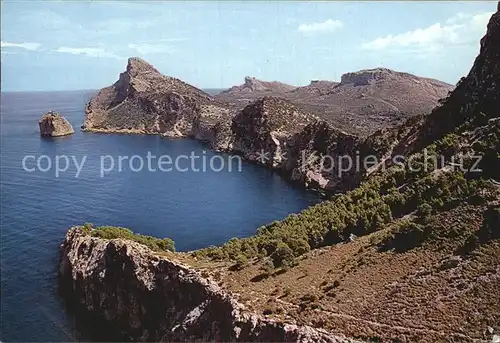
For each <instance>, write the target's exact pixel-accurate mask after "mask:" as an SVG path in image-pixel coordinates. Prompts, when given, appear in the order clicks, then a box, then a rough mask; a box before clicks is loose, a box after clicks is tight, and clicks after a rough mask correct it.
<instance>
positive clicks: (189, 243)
mask: <svg viewBox="0 0 500 343" xmlns="http://www.w3.org/2000/svg"><path fill="white" fill-rule="evenodd" d="M94 93H95V91H72V92H32V93H21V92H13V93H2V94H1V134H0V149H1V151H0V155H1V174H0V175H1V182H0V191H1V198H0V203H1V208H0V210H1V215H0V223H1V333H0V341H3V342H9V341H23V342H30V341H65V342H66V341H82V340H84V341H88V340H94V341H99V340H100V341H103V340H105V338H106V336H105V335H104V333H103V335H100V333H99V332H97V333H96V332H95V331H96V330H91V328H89V327H88V326H86V323H85V322H82V321H81V319H78V318H75V317H74V316H73V315H72V313H71V311H68V309H67V306H66V304H65V303H64V301H63V300H62V299H61V297H60V296H59V294H58V283H57V269H58V261H59V246H60V244H61V242H62V241H63V239H64V236H65V233H66V231H67V230H68V229H69V228H70V227H72V226H74V225H81V224H84V223H93V224H94V225H113V226H122V227H127V228H130V229H132V230H133V231H135V232H138V233H142V234H147V235H152V236H157V237H170V238H172V239H173V240H174V241H175V245H176V249H177V250H179V251H189V250H193V249H198V248H202V247H207V246H210V245H217V244H222V243H224V242H225V241H227V240H228V239H230V238H232V237H245V236H250V235H252V234H253V233H255V231H256V230H257V229H258V228H259V227H260V226H262V225H264V224H266V223H269V222H272V221H274V220H278V219H281V218H284V217H285V216H287V215H288V214H290V213H296V212H299V211H301V210H302V209H304V208H306V207H308V206H310V205H312V204H314V203H317V202H318V201H320V198H319V195H317V194H316V193H311V192H307V191H305V190H303V189H300V188H299V187H296V186H293V185H292V184H290V183H288V182H287V181H285V180H284V179H283V178H281V177H280V176H279V175H277V174H276V173H274V172H272V171H270V170H268V169H266V168H264V167H262V166H259V165H255V164H250V163H247V162H244V161H243V162H241V164H240V161H238V160H236V159H235V158H234V157H232V156H229V155H227V154H219V153H215V152H213V151H210V150H209V149H208V147H207V146H205V145H203V144H202V143H200V142H197V141H194V140H190V139H166V138H162V137H159V136H147V135H123V134H99V133H84V132H81V131H80V126H81V124H82V123H83V120H84V108H85V104H86V103H87V102H88V100H89V99H90V97H91V96H92V95H93V94H94ZM49 110H55V111H58V112H60V113H61V114H62V115H63V116H65V117H66V119H68V120H69V122H70V123H71V124H72V125H73V128H74V129H75V134H74V135H71V136H66V137H59V138H41V137H40V135H39V131H38V120H39V119H40V118H41V116H42V115H43V114H44V113H45V112H47V111H49ZM148 155H149V156H151V157H150V160H151V161H152V162H151V165H147V163H148ZM191 155H193V156H196V157H194V158H191V159H188V158H189V156H191ZM153 156H155V157H156V159H155V160H153V158H152V157H153ZM180 156H182V158H181V157H180ZM120 157H121V163H120ZM159 157H162V165H160V164H158V160H159ZM193 160H195V163H193V162H192V161H193ZM141 161H142V164H143V165H142V166H141ZM203 161H205V162H204V163H205V164H203ZM176 162H178V163H177V165H176V164H175V163H176ZM159 167H161V169H160V168H159Z"/></svg>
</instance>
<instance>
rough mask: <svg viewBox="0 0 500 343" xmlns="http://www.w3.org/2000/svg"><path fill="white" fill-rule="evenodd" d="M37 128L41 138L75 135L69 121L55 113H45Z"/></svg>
mask: <svg viewBox="0 0 500 343" xmlns="http://www.w3.org/2000/svg"><path fill="white" fill-rule="evenodd" d="M38 126H39V127H40V135H41V136H49V137H59V136H66V135H71V134H73V133H75V131H74V130H73V127H72V126H71V124H70V123H69V121H67V120H66V118H64V117H63V116H61V115H59V113H57V112H55V111H49V112H47V113H46V114H45V115H44V116H43V117H42V118H41V119H40V120H39V121H38Z"/></svg>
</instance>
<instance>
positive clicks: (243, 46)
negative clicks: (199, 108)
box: [1, 0, 497, 91]
mask: <svg viewBox="0 0 500 343" xmlns="http://www.w3.org/2000/svg"><path fill="white" fill-rule="evenodd" d="M496 6H497V2H496V1H488V2H480V1H468V2H458V1H450V2H446V1H442V2H441V1H440V2H423V1H422V2H375V1H373V2H368V1H366V2H312V1H309V2H297V1H294V2H282V1H275V2H263V1H260V2H253V1H241V2H237V1H220V2H216V1H204V2H146V1H144V2H118V1H93V2H84V1H71V2H70V1H47V2H45V1H44V2H42V1H8V0H4V1H2V9H1V25H2V31H1V42H2V43H1V44H2V48H1V49H2V54H1V69H2V70H1V71H2V75H1V76H2V78H1V84H2V91H28V90H73V89H97V88H101V87H104V86H107V85H109V84H111V83H113V82H114V81H115V80H116V79H117V77H118V74H119V73H120V72H121V71H123V70H124V69H125V65H126V61H127V58H128V57H130V56H139V57H142V58H144V59H145V60H147V61H149V62H150V63H152V64H153V65H155V66H156V67H157V68H158V69H159V70H160V71H161V72H163V73H164V74H167V75H170V76H175V77H178V78H180V79H183V80H185V81H186V82H189V83H191V84H193V85H195V86H198V87H203V88H224V87H230V86H232V85H234V84H241V83H242V82H243V78H244V77H245V76H247V75H249V76H255V77H257V78H260V79H264V80H269V81H272V80H279V81H282V82H286V83H290V84H294V85H305V84H308V83H309V81H310V80H311V79H325V80H339V79H340V76H341V75H342V74H343V73H345V72H350V71H356V70H360V69H367V68H374V67H387V68H391V69H396V70H400V71H405V72H410V73H414V74H417V75H421V76H427V77H433V78H437V79H441V80H443V81H447V82H449V83H456V82H457V81H458V79H459V78H460V77H461V76H463V75H465V74H466V73H467V72H468V71H469V69H470V67H471V65H472V63H473V61H474V58H475V56H476V55H477V53H478V51H479V39H480V38H481V37H482V36H483V35H484V33H485V30H486V24H487V22H488V19H489V17H490V16H491V14H492V13H493V11H495V10H496Z"/></svg>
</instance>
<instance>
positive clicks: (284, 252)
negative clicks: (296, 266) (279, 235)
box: [271, 243, 295, 267]
mask: <svg viewBox="0 0 500 343" xmlns="http://www.w3.org/2000/svg"><path fill="white" fill-rule="evenodd" d="M271 258H272V260H273V265H274V266H275V267H290V266H292V265H293V262H294V258H295V256H294V254H293V250H292V249H290V247H289V246H288V245H287V244H286V243H280V244H278V247H277V248H276V250H275V251H274V253H273V254H272V255H271Z"/></svg>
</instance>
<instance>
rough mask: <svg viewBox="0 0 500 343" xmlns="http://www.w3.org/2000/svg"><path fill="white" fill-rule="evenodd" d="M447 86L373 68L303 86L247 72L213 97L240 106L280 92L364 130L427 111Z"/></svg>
mask: <svg viewBox="0 0 500 343" xmlns="http://www.w3.org/2000/svg"><path fill="white" fill-rule="evenodd" d="M452 89H453V86H452V85H450V84H447V83H445V82H442V81H438V80H434V79H430V78H425V77H419V76H415V75H412V74H408V73H402V72H397V71H393V70H390V69H385V68H376V69H367V70H360V71H357V72H353V73H346V74H344V75H342V78H341V81H340V83H339V82H334V81H326V80H313V81H311V83H310V84H309V85H307V86H302V87H295V86H290V85H287V84H284V83H281V82H267V81H261V80H258V79H255V78H251V77H246V78H245V83H244V84H243V85H239V86H233V87H231V88H230V89H228V90H226V91H224V92H222V93H220V94H218V95H215V98H217V99H219V100H222V101H225V102H229V103H232V104H233V106H236V107H237V108H239V109H241V108H242V107H244V106H245V105H248V104H249V103H250V102H252V101H254V100H256V99H259V98H262V97H264V96H274V97H280V98H284V99H287V100H289V101H291V102H293V103H294V104H295V105H297V106H299V107H301V108H302V109H303V110H304V111H307V112H311V113H312V114H315V115H317V116H319V117H320V118H322V119H324V120H327V121H329V122H331V123H332V124H333V125H334V126H337V127H339V128H341V129H342V130H345V131H347V132H350V133H352V134H358V135H359V134H361V135H368V134H370V133H373V132H374V131H376V130H378V129H380V128H383V127H387V126H394V125H397V124H400V123H402V121H403V120H404V119H406V118H408V117H411V116H415V115H418V114H423V113H428V112H430V111H431V110H432V109H433V108H434V107H435V106H437V105H438V101H439V99H442V98H445V97H446V96H447V95H448V93H449V92H450V91H451V90H452Z"/></svg>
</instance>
